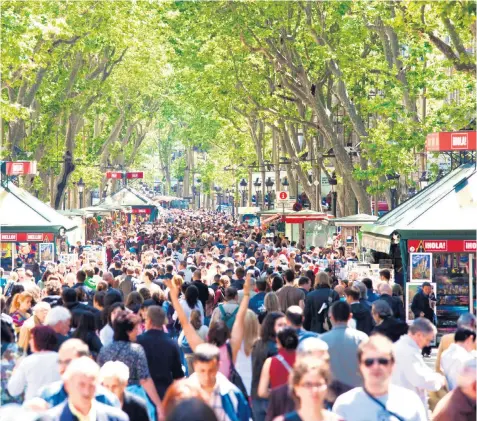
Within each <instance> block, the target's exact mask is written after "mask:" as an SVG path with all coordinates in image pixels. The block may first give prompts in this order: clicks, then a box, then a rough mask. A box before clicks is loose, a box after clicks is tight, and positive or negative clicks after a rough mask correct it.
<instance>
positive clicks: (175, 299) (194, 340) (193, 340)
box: [164, 279, 204, 351]
mask: <svg viewBox="0 0 477 421" xmlns="http://www.w3.org/2000/svg"><path fill="white" fill-rule="evenodd" d="M164 284H165V285H166V286H167V287H168V288H169V290H170V291H171V302H172V306H173V307H174V310H175V311H176V313H177V318H178V319H179V322H180V324H181V326H182V330H183V331H184V335H185V337H186V338H187V342H188V343H189V346H190V347H191V349H192V351H194V350H195V348H196V347H197V345H200V344H202V343H204V341H203V340H202V338H201V337H200V336H199V335H198V333H197V332H196V331H195V329H194V328H193V326H192V325H191V324H190V322H189V319H188V318H187V316H186V314H185V312H184V309H183V308H182V306H181V304H180V303H179V290H178V288H177V285H175V284H174V282H172V280H171V279H165V280H164Z"/></svg>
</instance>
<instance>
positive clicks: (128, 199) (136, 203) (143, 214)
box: [98, 185, 158, 222]
mask: <svg viewBox="0 0 477 421" xmlns="http://www.w3.org/2000/svg"><path fill="white" fill-rule="evenodd" d="M98 207H101V208H103V207H109V208H113V207H120V208H121V209H123V210H125V211H127V218H128V222H136V221H138V222H139V221H141V222H148V221H154V220H156V218H157V215H158V209H157V206H156V204H155V203H154V202H153V201H152V200H150V199H149V198H147V197H145V196H144V195H143V194H141V193H139V192H138V191H137V190H135V189H133V188H131V187H129V186H127V185H126V186H124V187H123V188H121V189H120V190H118V191H117V192H116V193H113V194H112V195H110V196H107V197H106V198H105V199H104V200H103V201H101V202H100V203H99V204H98Z"/></svg>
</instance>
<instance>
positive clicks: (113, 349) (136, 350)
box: [97, 341, 151, 385]
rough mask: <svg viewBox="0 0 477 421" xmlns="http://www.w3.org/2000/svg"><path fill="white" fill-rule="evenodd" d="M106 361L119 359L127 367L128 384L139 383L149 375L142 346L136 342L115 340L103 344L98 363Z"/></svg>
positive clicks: (102, 363)
mask: <svg viewBox="0 0 477 421" xmlns="http://www.w3.org/2000/svg"><path fill="white" fill-rule="evenodd" d="M108 361H121V362H123V363H124V364H126V365H127V366H128V367H129V382H128V385H133V384H136V385H137V384H139V382H140V380H144V379H147V378H148V377H151V375H150V374H149V367H148V365H147V359H146V353H145V352H144V348H143V347H142V346H141V345H139V344H136V343H132V342H126V341H115V342H113V343H112V344H109V345H107V346H103V347H102V348H101V351H100V352H99V355H98V361H97V362H98V364H99V365H100V366H103V365H104V364H105V363H107V362H108Z"/></svg>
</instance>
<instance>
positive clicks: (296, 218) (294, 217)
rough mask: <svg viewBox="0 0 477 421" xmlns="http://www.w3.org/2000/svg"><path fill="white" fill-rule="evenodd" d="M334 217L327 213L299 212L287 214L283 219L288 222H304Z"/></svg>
mask: <svg viewBox="0 0 477 421" xmlns="http://www.w3.org/2000/svg"><path fill="white" fill-rule="evenodd" d="M331 218H333V217H332V216H331V215H328V214H327V213H316V214H313V215H310V214H307V215H299V214H298V213H295V214H290V215H285V217H284V218H283V219H282V221H284V222H286V223H287V224H304V223H305V222H307V221H325V220H329V219H331Z"/></svg>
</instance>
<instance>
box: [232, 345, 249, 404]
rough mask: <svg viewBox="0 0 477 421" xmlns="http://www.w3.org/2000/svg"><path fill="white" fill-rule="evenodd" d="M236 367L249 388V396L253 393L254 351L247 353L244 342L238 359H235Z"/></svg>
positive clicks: (247, 388)
mask: <svg viewBox="0 0 477 421" xmlns="http://www.w3.org/2000/svg"><path fill="white" fill-rule="evenodd" d="M235 369H236V370H237V372H239V373H240V377H242V381H243V384H244V386H245V389H246V390H247V393H248V396H251V393H252V353H250V355H247V354H246V353H245V349H244V344H243V342H242V344H241V345H240V349H239V351H238V353H237V361H235Z"/></svg>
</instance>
